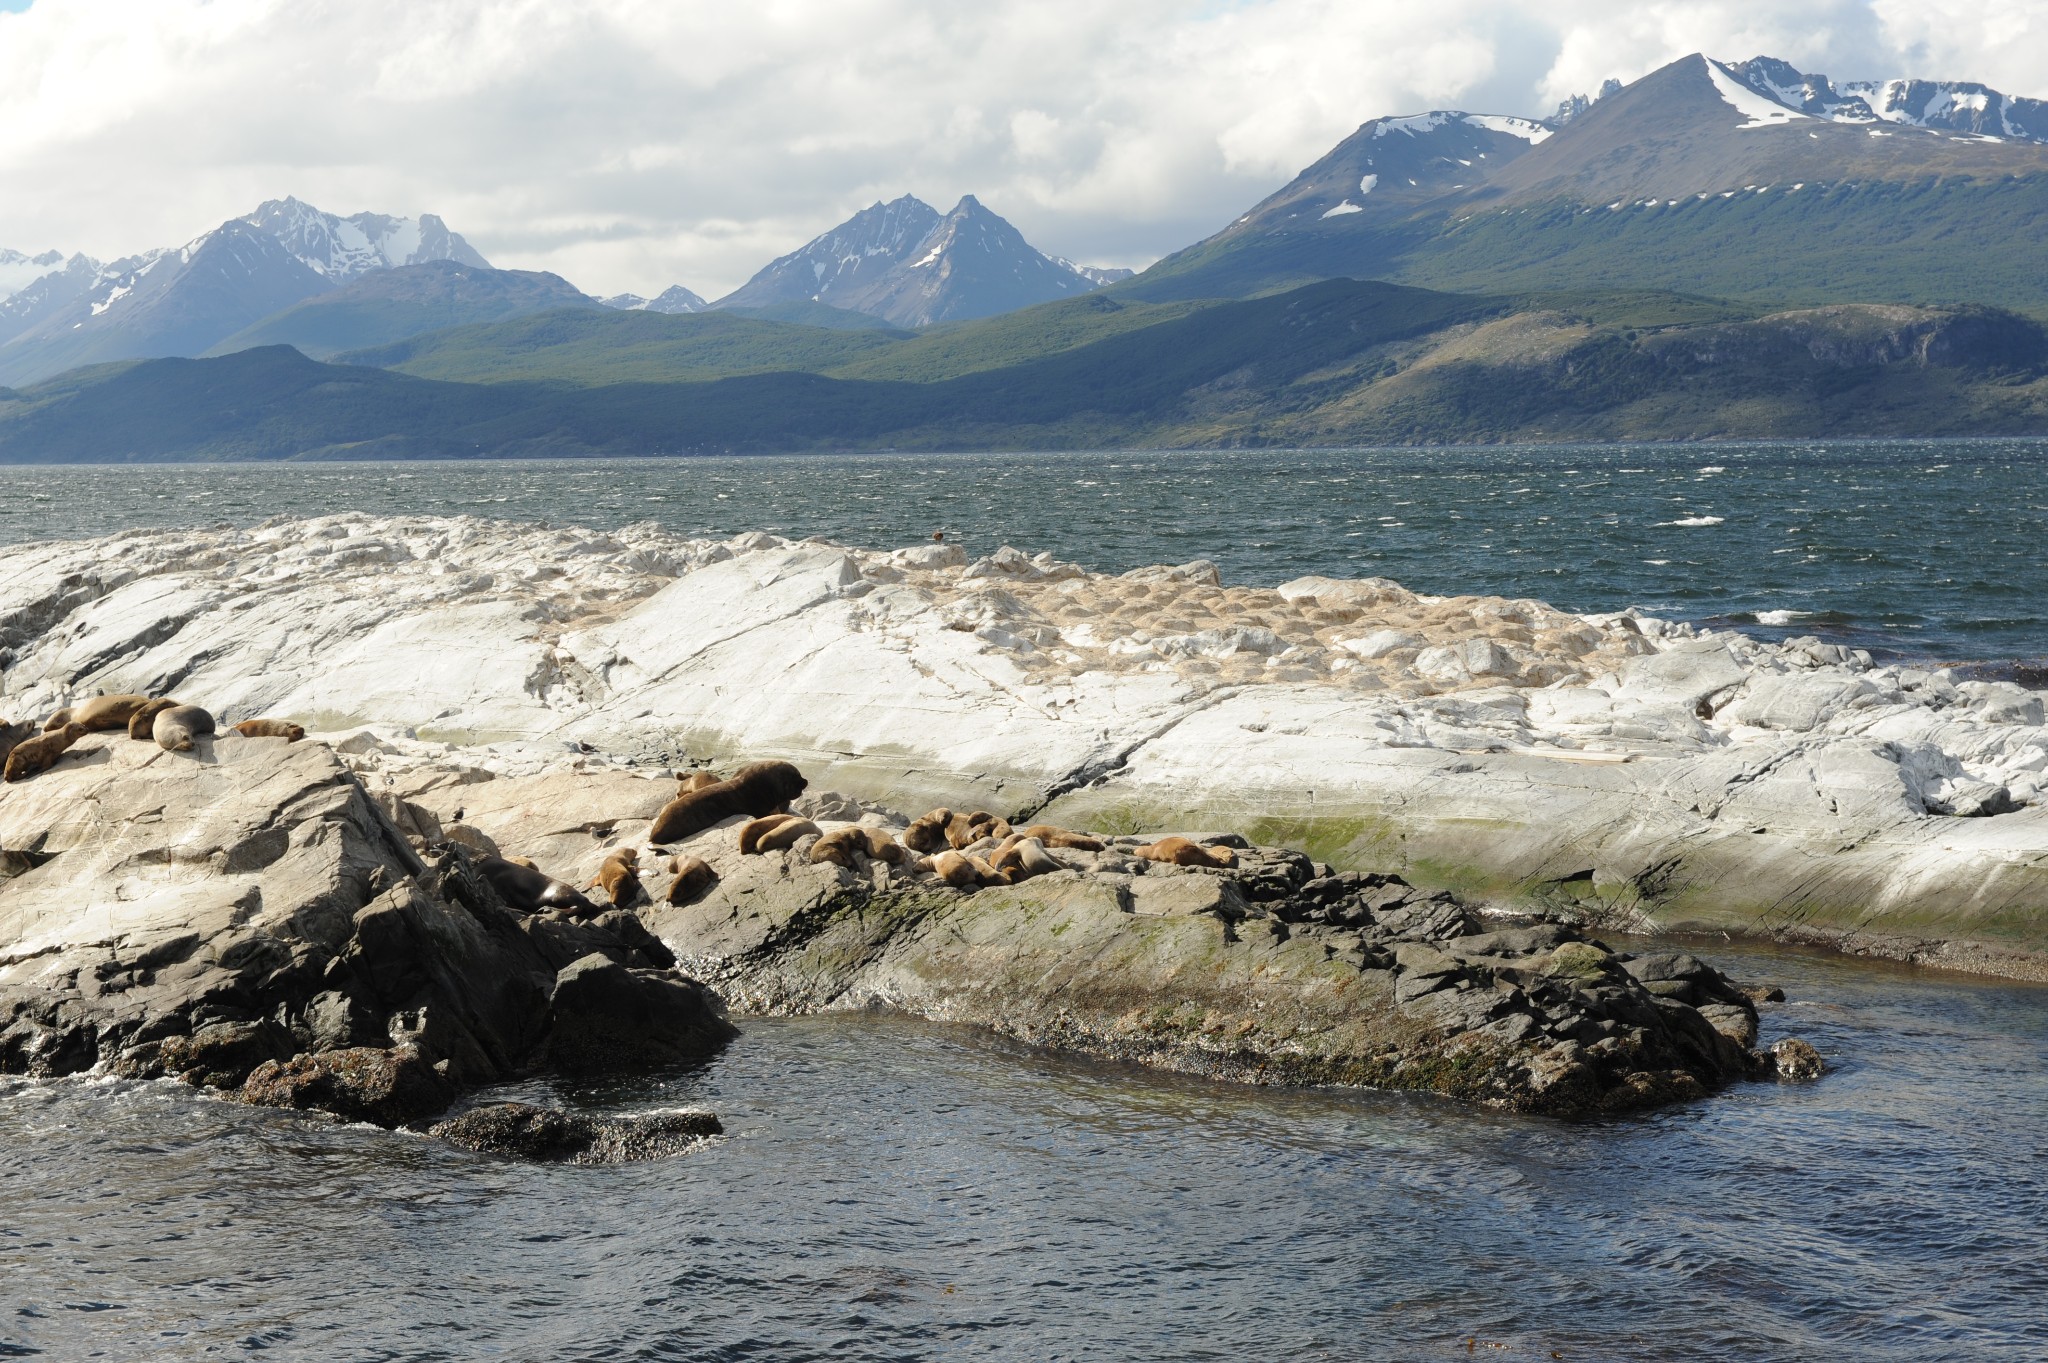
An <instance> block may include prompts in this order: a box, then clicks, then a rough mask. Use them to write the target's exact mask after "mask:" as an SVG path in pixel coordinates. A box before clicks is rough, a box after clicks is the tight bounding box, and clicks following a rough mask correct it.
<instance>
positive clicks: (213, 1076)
mask: <svg viewBox="0 0 2048 1363" xmlns="http://www.w3.org/2000/svg"><path fill="white" fill-rule="evenodd" d="M291 1049H292V1042H291V1037H290V1036H289V1034H287V1033H286V1032H285V1031H284V1030H283V1029H282V1028H280V1027H279V1026H278V1025H277V1024H276V1023H274V1022H269V1021H263V1022H215V1023H211V1024H209V1025H207V1026H204V1027H201V1028H200V1029H199V1030H198V1031H196V1032H194V1033H192V1034H191V1035H190V1036H174V1037H169V1038H166V1039H165V1040H164V1041H163V1043H162V1044H161V1045H160V1046H159V1047H158V1048H157V1066H158V1068H159V1070H160V1071H161V1072H162V1073H164V1074H168V1075H171V1076H173V1077H175V1078H178V1079H182V1080H184V1081H185V1082H186V1083H188V1084H196V1085H198V1086H200V1087H202V1088H211V1089H238V1088H240V1087H241V1086H242V1081H243V1080H245V1079H247V1078H248V1077H249V1074H250V1072H251V1071H252V1070H254V1069H256V1068H257V1067H258V1066H259V1065H262V1064H263V1063H264V1062H265V1061H270V1060H276V1059H278V1058H279V1057H281V1056H285V1055H289V1054H290V1053H291Z"/></svg>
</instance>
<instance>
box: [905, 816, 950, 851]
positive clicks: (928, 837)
mask: <svg viewBox="0 0 2048 1363" xmlns="http://www.w3.org/2000/svg"><path fill="white" fill-rule="evenodd" d="M952 821H953V811H952V810H950V809H934V810H933V811H932V812H931V813H929V814H926V815H925V816H924V817H923V818H920V819H915V820H912V822H911V825H910V827H908V828H906V829H904V830H903V845H904V846H905V847H908V848H909V849H910V850H911V851H913V852H926V853H930V852H943V851H944V850H945V849H946V825H947V824H949V823H951V822H952Z"/></svg>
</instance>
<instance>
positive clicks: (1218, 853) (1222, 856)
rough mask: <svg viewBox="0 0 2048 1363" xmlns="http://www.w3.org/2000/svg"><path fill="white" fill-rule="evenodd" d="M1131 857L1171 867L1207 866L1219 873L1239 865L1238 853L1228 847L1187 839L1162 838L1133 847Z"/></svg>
mask: <svg viewBox="0 0 2048 1363" xmlns="http://www.w3.org/2000/svg"><path fill="white" fill-rule="evenodd" d="M1131 855H1132V856H1134V857H1143V858H1144V859H1145V860H1146V861H1163V862H1166V863H1167V864H1168V865H1171V866H1207V867H1210V868H1212V869H1214V870H1218V871H1222V870H1228V869H1229V868H1230V867H1232V866H1235V865H1237V853H1235V852H1233V851H1231V850H1230V849H1229V848H1228V847H1204V846H1202V844H1200V843H1198V842H1191V841H1189V840H1188V839H1186V838H1161V839H1160V840H1159V841H1158V842H1154V843H1147V844H1146V845H1145V846H1143V847H1133V848H1132V849H1131Z"/></svg>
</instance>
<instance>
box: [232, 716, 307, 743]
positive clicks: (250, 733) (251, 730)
mask: <svg viewBox="0 0 2048 1363" xmlns="http://www.w3.org/2000/svg"><path fill="white" fill-rule="evenodd" d="M234 729H235V732H236V733H238V734H240V735H241V736H242V737H244V738H281V739H283V740H284V741H285V742H287V743H296V742H298V741H299V740H300V739H302V738H304V737H305V736H306V731H305V730H304V729H303V728H301V727H300V726H299V725H296V724H294V723H292V722H291V721H290V720H285V719H245V720H243V721H242V722H241V723H240V724H237V725H235V726H234Z"/></svg>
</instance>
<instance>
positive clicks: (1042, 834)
mask: <svg viewBox="0 0 2048 1363" xmlns="http://www.w3.org/2000/svg"><path fill="white" fill-rule="evenodd" d="M1014 836H1017V837H1020V838H1036V839H1038V840H1039V841H1040V842H1042V843H1044V844H1045V845H1046V846H1047V847H1067V848H1071V849H1072V850H1074V851H1076V852H1100V851H1101V850H1102V849H1103V847H1104V846H1106V844H1105V843H1104V842H1103V841H1102V839H1100V838H1091V837H1089V836H1088V835H1087V834H1086V833H1076V832H1074V831H1073V830H1071V829H1066V828H1055V827H1054V826H1053V825H1051V824H1049V823H1035V824H1033V825H1031V827H1029V828H1027V829H1025V830H1024V831H1023V832H1022V833H1018V834H1016V835H1014Z"/></svg>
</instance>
